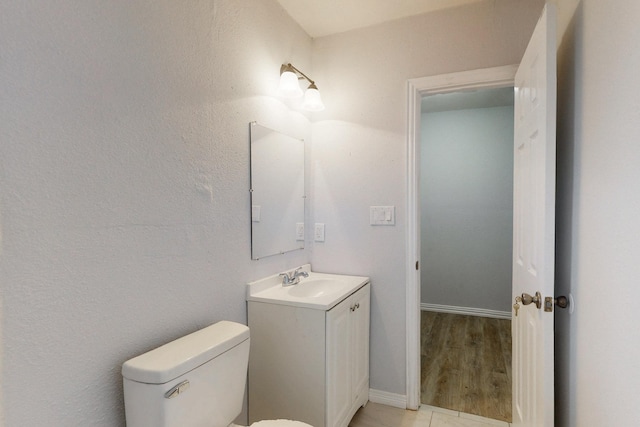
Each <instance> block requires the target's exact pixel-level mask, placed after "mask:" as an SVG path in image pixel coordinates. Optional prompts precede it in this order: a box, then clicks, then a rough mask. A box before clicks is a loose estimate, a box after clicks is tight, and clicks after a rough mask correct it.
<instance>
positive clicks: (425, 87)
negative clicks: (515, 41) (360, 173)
mask: <svg viewBox="0 0 640 427" xmlns="http://www.w3.org/2000/svg"><path fill="white" fill-rule="evenodd" d="M517 69H518V65H517V64H516V65H506V66H502V67H493V68H482V69H478V70H472V71H463V72H459V73H450V74H440V75H436V76H429V77H421V78H417V79H410V80H408V81H407V165H406V166H407V182H406V185H407V187H406V188H407V205H406V212H407V227H406V234H405V253H406V256H407V258H406V281H407V284H406V334H407V335H406V343H407V349H406V366H407V377H406V385H407V390H406V393H407V394H406V399H407V404H406V406H407V409H412V410H417V409H418V408H419V407H420V269H419V268H418V266H419V264H418V262H419V261H420V126H421V116H422V114H421V111H420V110H421V108H420V104H421V101H422V97H423V96H425V95H435V94H439V93H450V92H459V91H464V90H472V89H491V88H500V87H508V86H514V83H515V75H516V70H517Z"/></svg>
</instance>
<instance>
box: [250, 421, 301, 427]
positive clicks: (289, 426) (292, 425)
mask: <svg viewBox="0 0 640 427" xmlns="http://www.w3.org/2000/svg"><path fill="white" fill-rule="evenodd" d="M250 427H312V426H311V425H309V424H307V423H303V422H302V421H295V420H262V421H256V422H255V423H253V424H251V426H250Z"/></svg>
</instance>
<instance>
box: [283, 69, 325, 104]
mask: <svg viewBox="0 0 640 427" xmlns="http://www.w3.org/2000/svg"><path fill="white" fill-rule="evenodd" d="M300 79H306V80H307V81H308V82H309V87H308V88H307V90H306V91H305V92H304V100H303V101H302V108H304V109H305V110H307V111H322V110H324V104H323V103H322V99H321V98H320V92H318V87H317V86H316V84H315V82H314V81H313V80H311V79H310V78H309V77H308V76H307V75H306V74H304V73H303V72H302V71H300V70H298V69H297V68H296V67H294V66H293V65H291V64H282V66H281V67H280V86H279V87H278V94H279V95H280V96H282V97H284V98H299V97H301V96H302V95H303V93H302V89H300V84H299V83H298V80H300Z"/></svg>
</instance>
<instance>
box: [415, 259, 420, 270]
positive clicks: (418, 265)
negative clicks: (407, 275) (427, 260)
mask: <svg viewBox="0 0 640 427" xmlns="http://www.w3.org/2000/svg"><path fill="white" fill-rule="evenodd" d="M419 269H420V261H416V270H419Z"/></svg>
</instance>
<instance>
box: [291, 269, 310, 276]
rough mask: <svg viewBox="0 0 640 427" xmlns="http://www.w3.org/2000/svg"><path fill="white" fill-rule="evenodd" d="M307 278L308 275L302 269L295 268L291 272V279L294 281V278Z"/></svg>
mask: <svg viewBox="0 0 640 427" xmlns="http://www.w3.org/2000/svg"><path fill="white" fill-rule="evenodd" d="M300 276H302V277H309V273H307V272H306V271H304V270H303V269H302V267H298V268H296V270H295V271H294V272H293V278H294V279H295V278H296V277H300Z"/></svg>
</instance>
